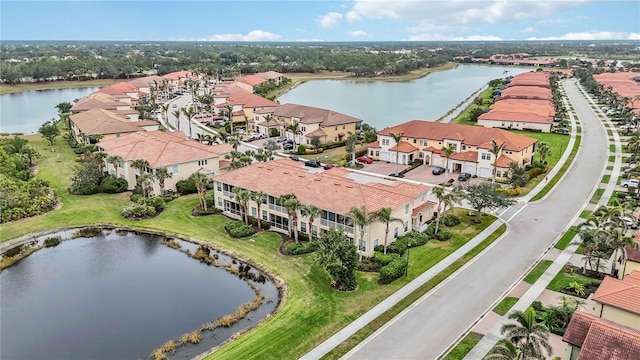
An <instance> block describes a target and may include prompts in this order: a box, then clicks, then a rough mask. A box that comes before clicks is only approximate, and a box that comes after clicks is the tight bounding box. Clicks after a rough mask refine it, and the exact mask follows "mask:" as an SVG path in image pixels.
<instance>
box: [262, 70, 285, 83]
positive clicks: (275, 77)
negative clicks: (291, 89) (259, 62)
mask: <svg viewBox="0 0 640 360" xmlns="http://www.w3.org/2000/svg"><path fill="white" fill-rule="evenodd" d="M256 76H259V77H261V78H263V79H266V80H269V81H273V82H275V83H276V84H280V83H281V82H282V80H284V75H283V74H280V73H279V72H275V71H267V72H261V73H257V74H256Z"/></svg>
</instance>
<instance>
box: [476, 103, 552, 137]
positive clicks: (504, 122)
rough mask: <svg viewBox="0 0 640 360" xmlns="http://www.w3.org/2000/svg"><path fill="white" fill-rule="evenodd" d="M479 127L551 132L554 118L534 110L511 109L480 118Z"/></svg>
mask: <svg viewBox="0 0 640 360" xmlns="http://www.w3.org/2000/svg"><path fill="white" fill-rule="evenodd" d="M478 125H480V126H484V127H490V128H501V129H515V130H523V129H533V130H540V131H542V132H551V127H552V125H553V116H550V115H542V114H540V113H537V112H535V111H533V110H522V109H517V108H511V109H509V110H507V109H505V110H490V111H489V112H486V113H484V114H481V115H480V116H478Z"/></svg>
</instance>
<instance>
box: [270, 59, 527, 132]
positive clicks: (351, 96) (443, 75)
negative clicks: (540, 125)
mask: <svg viewBox="0 0 640 360" xmlns="http://www.w3.org/2000/svg"><path fill="white" fill-rule="evenodd" d="M532 70H533V69H531V68H516V67H504V66H486V65H459V66H458V67H457V68H455V69H452V70H446V71H438V72H434V73H431V74H429V75H427V76H425V77H423V78H420V79H416V80H411V81H396V82H393V81H391V82H390V81H355V80H312V81H308V82H306V83H303V84H300V85H299V86H297V87H295V88H294V89H292V90H291V91H289V92H287V93H286V94H284V95H283V96H281V97H280V98H279V99H278V101H279V102H280V103H281V104H286V103H295V104H300V105H307V106H315V107H320V108H325V109H331V110H335V111H338V112H341V113H344V114H347V115H350V116H354V117H357V118H359V119H362V120H363V121H364V122H366V123H368V124H369V125H371V126H373V127H376V128H377V129H378V130H381V129H383V128H385V127H387V126H394V125H397V124H400V123H403V122H406V121H410V120H436V119H438V118H440V117H441V116H443V115H444V114H446V113H447V111H449V110H451V109H453V108H454V107H456V105H458V104H459V103H461V102H462V101H463V100H465V99H466V98H467V97H469V95H471V94H472V93H474V92H475V91H477V90H478V89H480V88H481V87H483V86H485V85H486V84H487V83H488V82H489V81H490V80H493V79H496V78H500V77H504V76H505V75H512V76H515V75H517V74H520V73H523V72H528V71H532ZM505 72H506V73H505Z"/></svg>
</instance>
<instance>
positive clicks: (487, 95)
mask: <svg viewBox="0 0 640 360" xmlns="http://www.w3.org/2000/svg"><path fill="white" fill-rule="evenodd" d="M492 93H493V89H492V88H489V89H487V90H485V91H483V92H482V93H481V94H480V95H478V96H479V97H481V98H482V100H483V104H487V105H482V108H484V109H488V108H489V103H490V101H491V94H492ZM473 107H474V104H473V103H471V104H470V105H469V106H467V108H466V109H464V110H463V111H462V112H461V113H460V114H459V115H458V116H457V117H456V118H455V119H453V120H451V123H452V124H460V125H472V126H476V125H478V123H476V122H475V121H467V120H466V119H467V116H468V115H469V113H470V112H471V109H472V108H473Z"/></svg>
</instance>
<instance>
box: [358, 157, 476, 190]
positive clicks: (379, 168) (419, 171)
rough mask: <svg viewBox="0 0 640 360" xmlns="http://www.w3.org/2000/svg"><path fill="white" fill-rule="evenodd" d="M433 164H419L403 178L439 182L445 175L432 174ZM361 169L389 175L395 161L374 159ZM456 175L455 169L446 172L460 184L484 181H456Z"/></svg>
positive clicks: (449, 177) (430, 183)
mask: <svg viewBox="0 0 640 360" xmlns="http://www.w3.org/2000/svg"><path fill="white" fill-rule="evenodd" d="M434 167H435V166H431V165H420V166H418V167H417V168H415V169H413V170H411V171H409V172H408V173H406V174H405V175H404V178H405V179H407V180H413V181H420V182H423V183H426V184H429V185H432V186H435V185H438V184H441V183H443V182H444V181H445V175H444V174H441V175H433V173H432V171H433V168H434ZM404 168H405V165H398V171H402V170H404ZM361 170H362V171H367V172H371V173H374V174H380V175H391V174H394V173H395V171H396V164H395V163H387V162H386V161H374V162H373V163H372V164H365V165H364V168H362V169H361ZM458 175H460V172H459V171H455V172H452V173H449V174H447V179H455V180H456V181H455V183H460V184H475V183H479V182H482V181H484V180H485V179H483V178H475V179H469V181H467V182H460V181H458Z"/></svg>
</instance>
